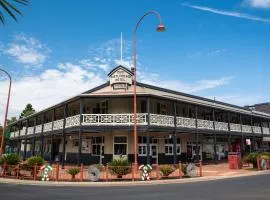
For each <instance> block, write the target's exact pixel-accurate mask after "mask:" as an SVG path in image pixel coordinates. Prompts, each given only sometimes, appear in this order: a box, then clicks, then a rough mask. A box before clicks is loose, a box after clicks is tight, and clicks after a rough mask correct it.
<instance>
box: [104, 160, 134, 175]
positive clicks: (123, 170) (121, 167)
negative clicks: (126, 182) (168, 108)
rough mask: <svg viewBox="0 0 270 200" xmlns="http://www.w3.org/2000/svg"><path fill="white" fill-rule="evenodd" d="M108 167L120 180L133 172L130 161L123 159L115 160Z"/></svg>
mask: <svg viewBox="0 0 270 200" xmlns="http://www.w3.org/2000/svg"><path fill="white" fill-rule="evenodd" d="M108 165H109V169H110V171H111V173H112V174H115V175H117V177H118V178H122V176H124V175H127V174H129V173H130V172H131V170H132V168H131V165H130V163H129V162H128V160H127V159H123V158H119V159H113V160H112V161H111V162H110V163H108Z"/></svg>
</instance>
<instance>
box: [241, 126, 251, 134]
mask: <svg viewBox="0 0 270 200" xmlns="http://www.w3.org/2000/svg"><path fill="white" fill-rule="evenodd" d="M242 132H244V133H252V128H251V126H249V125H242Z"/></svg>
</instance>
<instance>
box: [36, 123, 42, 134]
mask: <svg viewBox="0 0 270 200" xmlns="http://www.w3.org/2000/svg"><path fill="white" fill-rule="evenodd" d="M41 132H42V124H40V125H37V126H36V131H35V133H41Z"/></svg>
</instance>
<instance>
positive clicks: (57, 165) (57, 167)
mask: <svg viewBox="0 0 270 200" xmlns="http://www.w3.org/2000/svg"><path fill="white" fill-rule="evenodd" d="M59 170H60V166H59V163H57V164H56V175H55V176H56V177H55V178H56V181H58V180H59Z"/></svg>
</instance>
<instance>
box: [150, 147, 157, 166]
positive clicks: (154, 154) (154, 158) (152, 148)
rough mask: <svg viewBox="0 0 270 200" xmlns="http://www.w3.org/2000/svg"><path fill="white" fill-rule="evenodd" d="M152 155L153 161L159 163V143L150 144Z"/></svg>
mask: <svg viewBox="0 0 270 200" xmlns="http://www.w3.org/2000/svg"><path fill="white" fill-rule="evenodd" d="M150 156H151V163H152V164H158V145H157V144H151V145H150Z"/></svg>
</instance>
